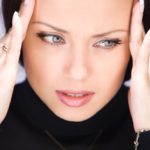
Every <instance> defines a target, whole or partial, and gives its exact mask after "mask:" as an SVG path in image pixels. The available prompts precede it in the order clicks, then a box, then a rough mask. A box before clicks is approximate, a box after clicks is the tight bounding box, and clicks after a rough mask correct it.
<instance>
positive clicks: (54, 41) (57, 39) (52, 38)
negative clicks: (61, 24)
mask: <svg viewBox="0 0 150 150" xmlns="http://www.w3.org/2000/svg"><path fill="white" fill-rule="evenodd" d="M36 35H37V36H38V37H39V38H40V39H41V40H42V41H44V42H46V43H48V44H51V45H54V46H59V45H62V44H65V40H64V39H63V38H62V37H61V36H60V35H57V34H53V33H46V32H39V33H37V34H36Z"/></svg>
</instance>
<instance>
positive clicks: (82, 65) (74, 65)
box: [66, 51, 91, 81]
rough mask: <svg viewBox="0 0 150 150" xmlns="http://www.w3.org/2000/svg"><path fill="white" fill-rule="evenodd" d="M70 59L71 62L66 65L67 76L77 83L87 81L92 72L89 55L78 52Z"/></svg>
mask: <svg viewBox="0 0 150 150" xmlns="http://www.w3.org/2000/svg"><path fill="white" fill-rule="evenodd" d="M69 58H70V59H69V62H67V65H66V73H67V76H68V77H69V78H70V79H72V80H75V81H84V80H86V79H87V78H88V77H89V75H90V70H91V68H90V65H89V59H88V56H87V54H85V53H83V52H81V51H78V52H77V51H76V52H74V53H72V55H71V57H69Z"/></svg>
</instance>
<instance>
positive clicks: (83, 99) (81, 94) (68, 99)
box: [56, 90, 95, 107]
mask: <svg viewBox="0 0 150 150" xmlns="http://www.w3.org/2000/svg"><path fill="white" fill-rule="evenodd" d="M56 94H57V96H58V98H59V100H60V101H61V102H62V103H63V104H64V105H66V106H69V107H81V106H83V105H85V104H87V103H88V102H89V101H90V100H91V99H92V97H93V95H94V94H95V93H94V92H89V91H61V90H57V91H56Z"/></svg>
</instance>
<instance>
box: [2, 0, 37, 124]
mask: <svg viewBox="0 0 150 150" xmlns="http://www.w3.org/2000/svg"><path fill="white" fill-rule="evenodd" d="M34 3H35V0H25V1H24V2H23V3H22V4H21V7H20V11H19V15H18V13H16V12H15V13H14V15H13V20H12V28H11V29H10V31H9V33H8V34H6V35H5V36H4V37H3V38H2V39H0V123H1V122H2V121H3V120H4V118H5V116H6V114H7V111H8V108H9V104H10V101H11V97H12V93H13V89H14V85H15V81H16V74H17V69H18V61H19V56H20V50H21V45H22V41H23V39H24V37H25V33H26V30H27V27H28V24H29V21H30V18H31V16H32V13H33V8H34Z"/></svg>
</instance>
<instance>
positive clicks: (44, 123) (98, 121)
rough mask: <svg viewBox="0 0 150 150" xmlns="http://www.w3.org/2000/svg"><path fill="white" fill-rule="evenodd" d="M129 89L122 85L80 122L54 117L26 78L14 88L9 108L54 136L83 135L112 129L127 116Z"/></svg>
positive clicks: (27, 121)
mask: <svg viewBox="0 0 150 150" xmlns="http://www.w3.org/2000/svg"><path fill="white" fill-rule="evenodd" d="M127 91H128V89H127V88H126V87H124V86H122V87H121V88H120V90H119V91H118V93H117V94H116V95H115V96H114V97H113V98H112V100H111V101H110V102H109V103H108V104H107V105H106V106H105V107H104V108H103V109H102V110H100V111H99V112H97V113H96V114H95V115H94V116H93V117H91V118H89V119H87V120H85V121H82V122H70V121H66V120H63V119H61V118H59V117H58V116H56V115H55V114H54V113H53V112H52V111H51V110H50V109H49V108H48V107H47V106H46V105H45V104H44V103H43V102H42V101H41V100H40V98H39V97H38V96H37V95H36V93H35V92H34V91H33V89H32V88H31V86H30V85H29V83H28V81H25V82H24V83H22V84H19V85H17V86H16V87H15V90H14V95H13V100H12V109H13V110H14V111H15V112H16V114H17V115H19V116H20V118H21V119H22V120H23V121H25V122H26V123H28V124H30V125H32V126H33V127H34V128H36V129H40V130H43V131H45V130H47V131H49V132H50V133H52V134H53V135H55V137H57V136H58V137H59V138H60V137H63V138H71V137H78V136H86V135H90V134H93V133H96V132H98V131H99V130H101V131H102V132H103V133H109V132H113V130H114V129H115V128H117V127H118V126H119V125H120V124H121V123H122V122H123V119H124V118H125V117H126V116H127V115H128V113H129V111H128V102H127Z"/></svg>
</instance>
